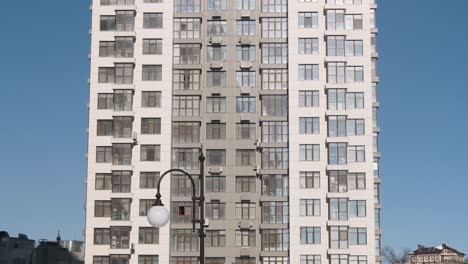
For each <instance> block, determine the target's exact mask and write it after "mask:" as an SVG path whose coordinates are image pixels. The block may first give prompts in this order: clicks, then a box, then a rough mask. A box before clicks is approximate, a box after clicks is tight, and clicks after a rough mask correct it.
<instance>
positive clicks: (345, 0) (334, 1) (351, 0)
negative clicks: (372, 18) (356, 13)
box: [327, 0, 362, 5]
mask: <svg viewBox="0 0 468 264" xmlns="http://www.w3.org/2000/svg"><path fill="white" fill-rule="evenodd" d="M327 4H331V5H343V4H347V5H353V4H354V5H357V4H362V0H327Z"/></svg>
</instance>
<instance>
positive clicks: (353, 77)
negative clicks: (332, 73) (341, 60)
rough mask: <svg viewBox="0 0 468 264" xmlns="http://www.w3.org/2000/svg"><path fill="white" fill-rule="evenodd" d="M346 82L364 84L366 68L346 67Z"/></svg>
mask: <svg viewBox="0 0 468 264" xmlns="http://www.w3.org/2000/svg"><path fill="white" fill-rule="evenodd" d="M346 81H347V82H349V83H352V82H363V81H364V67H362V66H346Z"/></svg>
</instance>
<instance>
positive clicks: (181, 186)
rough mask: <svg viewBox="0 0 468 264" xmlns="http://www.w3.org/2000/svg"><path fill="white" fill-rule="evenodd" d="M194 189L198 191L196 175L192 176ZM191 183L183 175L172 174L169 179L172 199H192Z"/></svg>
mask: <svg viewBox="0 0 468 264" xmlns="http://www.w3.org/2000/svg"><path fill="white" fill-rule="evenodd" d="M193 177H194V180H195V189H196V190H198V175H193ZM192 190H193V188H192V181H191V180H190V179H189V178H188V177H187V176H186V175H185V174H183V175H180V174H173V175H172V177H171V195H172V197H192Z"/></svg>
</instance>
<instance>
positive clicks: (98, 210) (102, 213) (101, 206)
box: [94, 201, 111, 217]
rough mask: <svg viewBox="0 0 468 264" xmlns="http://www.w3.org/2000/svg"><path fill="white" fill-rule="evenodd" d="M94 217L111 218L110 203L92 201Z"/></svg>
mask: <svg viewBox="0 0 468 264" xmlns="http://www.w3.org/2000/svg"><path fill="white" fill-rule="evenodd" d="M94 217H111V201H94Z"/></svg>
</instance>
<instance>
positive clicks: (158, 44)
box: [143, 39, 162, 54]
mask: <svg viewBox="0 0 468 264" xmlns="http://www.w3.org/2000/svg"><path fill="white" fill-rule="evenodd" d="M143 54H162V39H143Z"/></svg>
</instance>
